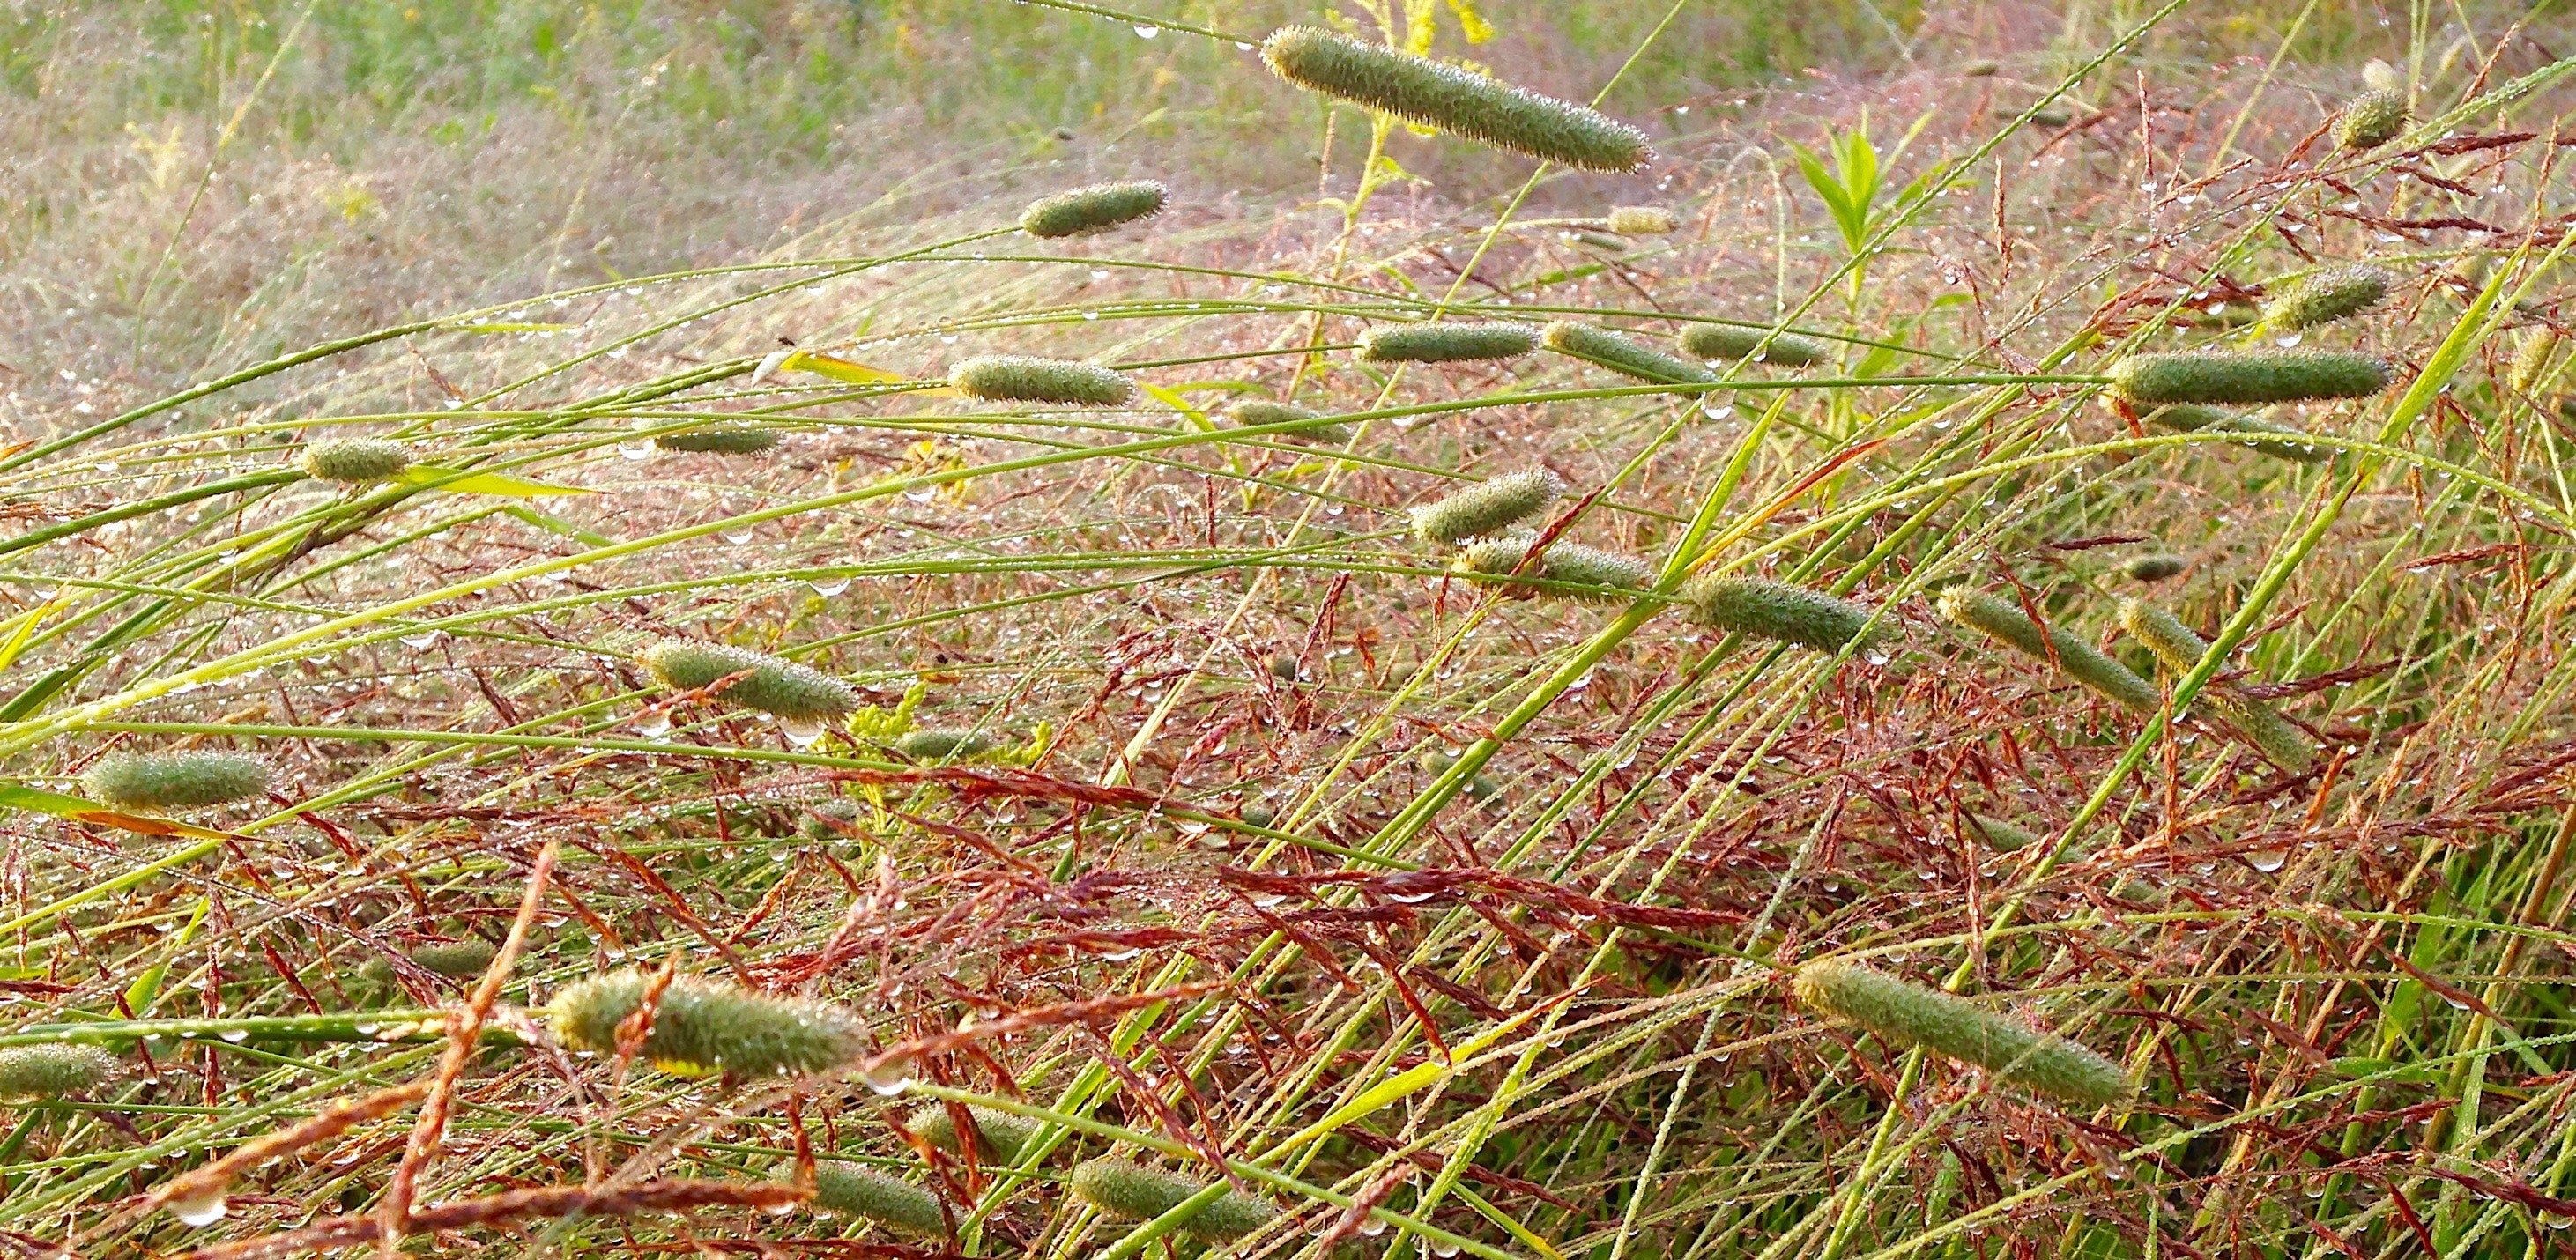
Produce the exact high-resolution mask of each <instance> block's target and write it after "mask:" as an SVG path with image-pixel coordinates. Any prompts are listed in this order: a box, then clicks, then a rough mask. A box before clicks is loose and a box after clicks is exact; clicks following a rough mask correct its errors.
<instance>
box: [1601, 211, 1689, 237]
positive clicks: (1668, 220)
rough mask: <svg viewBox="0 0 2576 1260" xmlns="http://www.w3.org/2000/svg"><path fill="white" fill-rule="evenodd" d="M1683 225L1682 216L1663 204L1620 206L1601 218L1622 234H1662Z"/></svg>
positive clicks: (1609, 226)
mask: <svg viewBox="0 0 2576 1260" xmlns="http://www.w3.org/2000/svg"><path fill="white" fill-rule="evenodd" d="M1681 225H1682V220H1681V216H1680V215H1677V214H1674V213H1673V212H1672V211H1670V210H1667V209H1665V208H1664V207H1662V206H1620V207H1617V208H1616V209H1613V210H1612V211H1611V212H1610V213H1609V215H1608V216H1606V217H1604V218H1603V219H1602V220H1601V226H1603V227H1606V228H1608V229H1610V230H1611V231H1613V232H1617V233H1619V234H1620V235H1622V236H1661V235H1663V234H1664V233H1666V232H1670V231H1673V230H1674V229H1676V228H1679V227H1680V226H1681Z"/></svg>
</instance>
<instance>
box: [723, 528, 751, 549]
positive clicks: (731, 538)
mask: <svg viewBox="0 0 2576 1260" xmlns="http://www.w3.org/2000/svg"><path fill="white" fill-rule="evenodd" d="M716 536H717V537H719V538H722V539H724V540H725V541H726V542H728V543H731V544H733V545H734V546H737V547H739V546H741V545H743V544H744V543H747V542H750V541H751V531H750V530H749V529H728V530H726V531H724V532H723V533H721V534H718V535H716Z"/></svg>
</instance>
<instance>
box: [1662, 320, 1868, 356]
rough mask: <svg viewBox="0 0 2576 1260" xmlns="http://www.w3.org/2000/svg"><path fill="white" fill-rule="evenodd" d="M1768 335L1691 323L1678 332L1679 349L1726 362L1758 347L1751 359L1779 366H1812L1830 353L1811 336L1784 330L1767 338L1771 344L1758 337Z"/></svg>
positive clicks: (1758, 330)
mask: <svg viewBox="0 0 2576 1260" xmlns="http://www.w3.org/2000/svg"><path fill="white" fill-rule="evenodd" d="M1769 336H1771V334H1770V332H1769V330H1767V329H1761V328H1738V327H1736V326H1735V325H1733V324H1693V325H1691V326H1690V327H1689V328H1688V329H1686V330H1684V331H1683V333H1682V349H1683V350H1685V351H1687V352H1689V353H1691V354H1695V355H1698V356H1699V357H1701V358H1703V359H1718V360H1723V361H1726V362H1730V363H1731V362H1734V361H1735V360H1737V359H1741V358H1743V357H1744V356H1746V355H1748V354H1751V353H1753V352H1754V351H1755V350H1756V349H1759V350H1761V351H1762V357H1761V358H1758V359H1755V360H1754V362H1756V363H1777V364H1779V365H1780V366H1782V367H1812V366H1814V365H1815V364H1818V363H1822V362H1824V361H1825V360H1826V359H1828V358H1830V357H1831V356H1832V354H1833V351H1832V350H1831V349H1830V348H1828V347H1827V346H1826V345H1825V343H1823V342H1821V341H1818V340H1816V339H1815V338H1813V337H1801V336H1799V335H1798V334H1796V333H1785V332H1784V333H1781V334H1780V335H1778V336H1776V337H1771V343H1770V344H1769V345H1764V344H1763V343H1762V339H1763V338H1764V337H1769Z"/></svg>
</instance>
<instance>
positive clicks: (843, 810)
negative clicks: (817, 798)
mask: <svg viewBox="0 0 2576 1260" xmlns="http://www.w3.org/2000/svg"><path fill="white" fill-rule="evenodd" d="M825 819H829V820H831V821H830V822H826V821H825ZM858 821H859V807H858V806H857V805H856V804H853V803H851V802H849V801H844V800H839V799H833V800H828V801H824V802H822V803H821V804H818V805H816V806H814V807H813V808H812V809H810V810H808V811H806V815H805V817H804V818H803V819H802V820H801V821H799V822H798V823H797V824H796V834H797V835H799V836H801V837H803V838H805V839H807V840H811V841H813V842H815V843H816V844H829V843H831V842H832V841H835V840H846V839H848V838H849V835H850V833H849V831H847V830H845V828H849V827H855V826H857V825H858ZM833 823H839V824H841V826H839V827H835V826H833V825H832V824H833Z"/></svg>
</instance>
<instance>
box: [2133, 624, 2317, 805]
mask: <svg viewBox="0 0 2576 1260" xmlns="http://www.w3.org/2000/svg"><path fill="white" fill-rule="evenodd" d="M2120 628H2121V629H2123V630H2126V631H2128V632H2129V637H2130V638H2132V639H2136V640H2137V641H2138V642H2139V644H2140V645H2142V646H2144V647H2145V648H2146V649H2147V651H2149V652H2151V653H2154V654H2155V658H2156V663H2157V664H2158V665H2160V666H2162V667H2163V668H2164V669H2165V671H2166V672H2167V673H2170V674H2174V675H2181V674H2186V673H2189V672H2191V670H2192V669H2193V668H2195V667H2197V666H2198V665H2199V664H2200V662H2201V658H2203V657H2205V656H2207V655H2209V641H2208V640H2206V639H2203V638H2201V637H2200V635H2199V634H2198V633H2196V632H2195V631H2193V630H2192V628H2191V627H2189V626H2186V625H2184V624H2183V623H2182V619H2181V618H2179V617H2176V616H2174V615H2173V614H2172V613H2170V612H2167V611H2165V610H2164V609H2162V608H2160V607H2157V606H2156V605H2154V604H2151V603H2148V602H2147V601H2145V600H2143V599H2124V600H2121V601H2120ZM2200 703H2201V704H2202V705H2204V706H2206V707H2207V708H2208V709H2209V710H2210V711H2211V712H2213V713H2216V714H2217V715H2218V718H2219V720H2220V721H2222V722H2225V723H2226V724H2227V725H2228V726H2229V727H2230V728H2232V729H2233V730H2235V732H2236V733H2237V734H2239V735H2242V736H2244V737H2245V739H2246V742H2248V743H2251V744H2252V745H2254V746H2255V747H2256V748H2259V749H2261V750H2263V755H2264V756H2266V757H2269V758H2271V759H2272V760H2273V762H2274V763H2276V764H2278V765H2279V766H2280V767H2281V768H2283V769H2285V770H2288V771H2290V772H2291V773H2293V774H2305V773H2306V772H2307V770H2308V768H2309V767H2310V766H2312V765H2315V764H2316V759H2317V750H2316V746H2315V745H2314V744H2312V743H2311V742H2310V741H2309V739H2308V735H2307V732H2305V731H2302V730H2300V729H2299V726H2298V724H2297V723H2295V722H2292V721H2291V720H2290V719H2288V718H2285V717H2282V716H2281V715H2280V714H2279V713H2276V712H2274V711H2273V709H2272V706H2270V705H2268V704H2265V703H2263V702H2262V701H2260V700H2257V699H2254V698H2253V697H2251V696H2248V695H2246V694H2244V693H2243V692H2240V691H2238V690H2236V689H2235V688H2234V687H2231V686H2229V685H2228V684H2226V683H2223V682H2219V681H2216V680H2212V681H2211V682H2210V683H2208V684H2207V685H2205V686H2204V687H2202V688H2201V691H2200Z"/></svg>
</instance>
